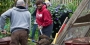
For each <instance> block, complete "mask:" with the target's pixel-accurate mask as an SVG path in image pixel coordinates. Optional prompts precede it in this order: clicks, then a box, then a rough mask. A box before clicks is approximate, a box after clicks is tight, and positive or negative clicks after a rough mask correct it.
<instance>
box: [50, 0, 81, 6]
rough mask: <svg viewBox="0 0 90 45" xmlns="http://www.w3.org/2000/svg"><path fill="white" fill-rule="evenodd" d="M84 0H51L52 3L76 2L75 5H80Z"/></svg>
mask: <svg viewBox="0 0 90 45" xmlns="http://www.w3.org/2000/svg"><path fill="white" fill-rule="evenodd" d="M81 1H82V0H50V2H51V3H52V4H56V5H58V4H68V3H74V4H75V5H79V4H80V2H81Z"/></svg>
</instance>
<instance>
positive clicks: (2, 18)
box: [0, 9, 12, 30]
mask: <svg viewBox="0 0 90 45" xmlns="http://www.w3.org/2000/svg"><path fill="white" fill-rule="evenodd" d="M11 12H12V11H11V9H9V10H7V11H6V12H4V13H3V14H1V16H0V30H4V26H5V21H6V18H7V17H10V14H11Z"/></svg>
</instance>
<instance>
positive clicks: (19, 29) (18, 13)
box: [0, 0, 31, 45]
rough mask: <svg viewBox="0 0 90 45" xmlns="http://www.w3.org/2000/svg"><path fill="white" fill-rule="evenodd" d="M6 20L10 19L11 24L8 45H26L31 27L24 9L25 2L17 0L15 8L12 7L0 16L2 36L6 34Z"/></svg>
mask: <svg viewBox="0 0 90 45" xmlns="http://www.w3.org/2000/svg"><path fill="white" fill-rule="evenodd" d="M6 18H10V23H11V24H10V32H11V41H10V45H19V44H21V45H27V43H28V40H27V39H28V34H29V31H30V27H31V14H30V12H29V11H28V10H27V9H26V8H25V2H24V1H23V0H18V1H17V3H16V7H13V8H11V9H9V10H7V11H6V12H4V13H3V14H1V17H0V30H2V31H1V33H2V34H6V30H4V26H5V20H6Z"/></svg>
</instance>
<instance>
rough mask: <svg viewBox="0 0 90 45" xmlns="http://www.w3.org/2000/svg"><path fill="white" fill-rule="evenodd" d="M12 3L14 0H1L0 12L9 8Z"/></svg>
mask: <svg viewBox="0 0 90 45" xmlns="http://www.w3.org/2000/svg"><path fill="white" fill-rule="evenodd" d="M12 5H13V1H12V0H0V14H2V13H3V12H4V11H6V10H7V9H9V8H10V7H11V6H12Z"/></svg>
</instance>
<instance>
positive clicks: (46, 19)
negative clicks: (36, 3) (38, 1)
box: [36, 5, 53, 27]
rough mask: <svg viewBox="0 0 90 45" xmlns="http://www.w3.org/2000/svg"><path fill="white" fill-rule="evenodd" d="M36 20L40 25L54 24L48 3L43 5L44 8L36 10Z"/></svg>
mask: <svg viewBox="0 0 90 45" xmlns="http://www.w3.org/2000/svg"><path fill="white" fill-rule="evenodd" d="M36 22H37V23H38V25H39V26H43V27H46V26H48V25H50V24H52V22H53V21H52V16H51V13H50V11H49V10H48V9H47V8H46V5H43V7H42V9H41V10H39V9H37V12H36Z"/></svg>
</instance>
